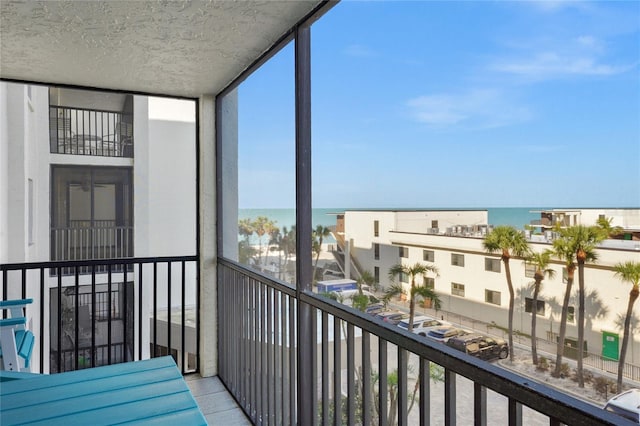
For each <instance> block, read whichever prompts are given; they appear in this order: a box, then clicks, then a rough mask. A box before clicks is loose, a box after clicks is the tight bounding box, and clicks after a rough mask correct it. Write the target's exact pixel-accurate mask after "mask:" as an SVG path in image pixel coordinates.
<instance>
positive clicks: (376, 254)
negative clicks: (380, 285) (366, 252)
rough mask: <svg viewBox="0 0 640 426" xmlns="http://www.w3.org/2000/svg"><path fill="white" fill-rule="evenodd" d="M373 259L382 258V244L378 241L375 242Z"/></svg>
mask: <svg viewBox="0 0 640 426" xmlns="http://www.w3.org/2000/svg"><path fill="white" fill-rule="evenodd" d="M373 259H374V260H380V244H378V243H374V244H373Z"/></svg>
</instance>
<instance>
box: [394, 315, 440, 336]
mask: <svg viewBox="0 0 640 426" xmlns="http://www.w3.org/2000/svg"><path fill="white" fill-rule="evenodd" d="M445 325H451V324H450V323H448V322H447V321H444V320H439V319H435V318H432V317H429V316H426V315H418V316H416V317H414V318H413V328H412V329H411V331H412V332H414V333H416V334H419V335H420V336H426V335H427V333H428V332H429V331H430V330H431V329H433V328H436V327H442V326H445ZM398 327H400V328H404V329H405V330H408V329H409V318H407V319H405V320H402V321H400V322H399V323H398Z"/></svg>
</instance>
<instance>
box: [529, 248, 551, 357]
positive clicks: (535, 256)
mask: <svg viewBox="0 0 640 426" xmlns="http://www.w3.org/2000/svg"><path fill="white" fill-rule="evenodd" d="M552 254H553V252H552V251H551V250H545V251H543V252H534V253H531V255H530V256H529V258H528V259H527V263H529V264H530V265H533V266H535V268H536V272H535V273H534V274H533V279H534V280H535V281H534V282H533V297H532V299H533V303H532V307H531V357H532V361H533V365H537V364H538V351H537V346H538V345H537V340H536V320H537V317H538V295H539V294H540V290H542V280H543V279H544V277H545V276H547V277H549V279H551V278H553V277H554V276H555V274H556V271H554V270H553V269H551V268H549V264H550V263H551V255H552Z"/></svg>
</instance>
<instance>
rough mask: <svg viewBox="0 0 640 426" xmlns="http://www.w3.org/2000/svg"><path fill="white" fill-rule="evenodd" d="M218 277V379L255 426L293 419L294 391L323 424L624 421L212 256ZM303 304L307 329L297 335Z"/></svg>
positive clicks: (540, 385)
mask: <svg viewBox="0 0 640 426" xmlns="http://www.w3.org/2000/svg"><path fill="white" fill-rule="evenodd" d="M218 283H219V285H218V309H219V330H220V332H219V338H220V340H219V357H220V358H219V359H220V373H219V374H220V378H221V379H222V381H223V382H224V383H225V385H226V386H227V388H228V389H229V391H230V392H231V393H232V394H233V395H234V397H235V398H236V400H237V401H238V403H239V404H240V405H241V407H242V408H243V409H244V411H245V412H246V414H247V415H248V416H249V417H250V418H251V419H252V421H253V422H254V423H256V424H295V423H296V421H297V420H298V419H299V418H300V417H302V416H301V413H299V412H298V411H297V410H298V408H297V407H298V402H299V399H300V398H302V401H304V402H308V403H309V404H308V406H307V405H304V404H302V406H303V408H302V409H304V410H310V412H311V413H318V414H317V417H315V418H314V422H315V423H317V424H323V425H325V424H335V425H338V424H350V425H351V424H363V425H370V424H381V425H382V424H394V423H397V424H399V425H407V424H421V425H428V424H430V423H431V422H433V423H434V424H444V425H455V424H456V422H458V424H476V425H486V424H498V423H499V424H509V425H520V424H549V425H560V424H570V425H572V424H580V425H621V424H627V423H626V421H625V420H624V419H622V418H619V417H617V416H615V415H613V414H611V413H608V412H606V411H604V410H602V409H601V408H599V407H596V406H593V405H591V404H588V403H586V402H583V401H581V400H578V399H575V398H573V397H571V396H569V395H567V394H564V393H561V392H559V391H557V390H554V389H551V388H548V387H546V386H544V385H543V384H540V383H537V382H535V381H532V380H531V379H529V378H525V377H522V376H519V375H516V374H514V373H512V372H510V371H507V370H505V369H502V368H500V367H499V366H496V365H493V364H491V363H487V362H485V361H482V360H478V359H476V358H473V357H469V356H467V355H466V354H463V353H461V352H458V351H455V350H453V349H452V348H449V347H447V346H444V345H441V344H438V343H431V342H424V341H421V340H419V338H418V337H417V336H416V335H414V334H412V333H409V332H407V331H406V330H399V329H398V328H397V327H393V326H390V325H388V324H386V323H383V322H382V321H380V320H378V319H374V318H373V317H371V316H367V315H366V314H363V313H360V312H358V311H355V310H353V309H351V308H345V307H344V306H343V305H340V304H338V303H337V302H334V301H332V300H329V299H326V298H323V297H319V296H318V295H315V294H313V293H310V292H303V293H301V296H300V299H297V298H296V291H295V290H294V289H293V288H291V287H289V286H287V285H286V284H284V283H282V282H278V281H275V280H271V279H269V278H266V277H264V276H261V275H259V274H257V273H255V272H252V271H250V270H247V269H246V268H244V267H243V266H242V265H239V264H236V263H234V262H232V261H229V260H225V259H219V260H218ZM303 303H304V304H308V305H309V306H311V311H312V314H311V321H310V322H311V330H308V329H307V330H300V334H298V332H297V330H296V328H297V327H298V326H300V324H301V322H300V321H298V314H297V312H298V309H299V304H303ZM298 339H300V340H299V341H298ZM305 345H311V346H312V347H311V348H310V349H311V350H306V349H309V348H306V349H305V348H304V346H305ZM299 353H309V354H311V355H310V357H309V359H302V360H299V359H298V358H297V355H298V354H299ZM299 361H300V362H299ZM434 371H435V373H434ZM438 371H440V373H437V372H438ZM434 374H435V375H436V376H437V375H438V374H440V377H441V379H442V382H438V383H437V384H436V383H435V382H434V381H433V380H432V377H433V376H434ZM309 377H311V379H309ZM298 381H301V383H298ZM629 424H630V423H629Z"/></svg>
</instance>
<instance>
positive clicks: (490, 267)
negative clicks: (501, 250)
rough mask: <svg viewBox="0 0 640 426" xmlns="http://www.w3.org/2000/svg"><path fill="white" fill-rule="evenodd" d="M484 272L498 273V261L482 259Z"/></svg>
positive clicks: (487, 258)
mask: <svg viewBox="0 0 640 426" xmlns="http://www.w3.org/2000/svg"><path fill="white" fill-rule="evenodd" d="M484 270H485V271H490V272H500V259H493V258H490V257H485V258H484Z"/></svg>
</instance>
